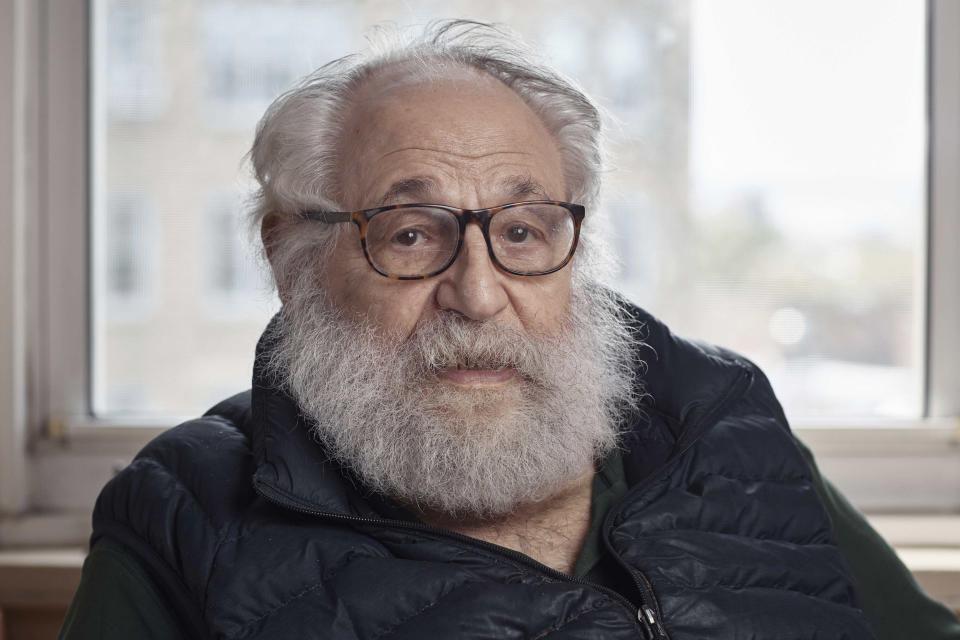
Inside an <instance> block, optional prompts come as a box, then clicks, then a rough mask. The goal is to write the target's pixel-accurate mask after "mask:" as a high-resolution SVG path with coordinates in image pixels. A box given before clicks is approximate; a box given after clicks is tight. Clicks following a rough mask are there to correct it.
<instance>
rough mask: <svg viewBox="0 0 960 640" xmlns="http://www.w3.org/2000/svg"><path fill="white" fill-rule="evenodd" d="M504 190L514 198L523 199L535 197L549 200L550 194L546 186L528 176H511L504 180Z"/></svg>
mask: <svg viewBox="0 0 960 640" xmlns="http://www.w3.org/2000/svg"><path fill="white" fill-rule="evenodd" d="M504 187H505V188H504V192H507V193H509V194H510V197H511V198H512V199H514V200H524V199H529V198H535V199H540V200H550V199H551V198H550V195H549V194H548V193H547V190H546V188H544V186H543V185H542V184H540V183H539V182H536V181H534V180H533V179H532V178H531V177H530V176H512V177H510V178H508V179H506V180H504Z"/></svg>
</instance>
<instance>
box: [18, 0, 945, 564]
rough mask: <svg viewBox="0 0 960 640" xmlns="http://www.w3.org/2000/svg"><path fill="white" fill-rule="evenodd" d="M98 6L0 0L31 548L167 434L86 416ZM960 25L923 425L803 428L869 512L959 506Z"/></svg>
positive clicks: (938, 168)
mask: <svg viewBox="0 0 960 640" xmlns="http://www.w3.org/2000/svg"><path fill="white" fill-rule="evenodd" d="M93 2H94V0H88V2H83V3H79V2H76V3H61V2H56V1H55V0H41V1H40V2H37V3H31V2H26V1H24V0H0V25H6V26H5V27H0V29H2V30H5V31H8V32H10V35H12V38H10V39H4V38H0V42H4V41H7V42H12V44H13V46H12V47H8V48H7V49H4V50H3V51H2V52H0V83H4V84H6V85H7V86H12V87H13V91H10V92H8V93H7V95H6V96H3V95H2V94H3V93H4V92H3V91H0V118H2V122H0V149H2V150H8V149H9V150H10V153H9V155H8V156H3V157H0V194H5V193H9V194H11V196H10V199H11V202H10V203H9V204H10V205H11V206H9V207H8V208H7V210H9V211H10V213H9V214H7V213H4V212H0V256H6V258H4V259H5V260H7V261H8V262H9V265H7V264H5V265H4V268H2V269H0V299H6V300H13V304H12V305H4V306H3V307H2V308H0V366H2V367H4V368H5V369H6V370H8V371H11V372H13V373H14V375H12V376H10V377H9V378H10V379H9V380H8V379H6V378H4V379H2V380H0V514H7V515H8V516H9V515H11V514H13V515H16V514H21V516H22V514H29V513H31V512H45V513H48V514H53V516H44V517H39V516H33V517H27V518H26V519H24V517H20V518H19V520H16V519H14V520H11V519H10V518H9V517H7V518H5V519H4V518H0V546H3V545H4V544H9V543H11V541H13V542H14V543H15V542H16V541H17V540H21V539H23V540H28V539H36V536H37V535H38V534H37V532H38V531H39V532H43V531H47V530H48V529H49V524H46V525H45V524H44V522H48V520H45V519H44V518H48V517H60V518H66V521H68V522H69V523H70V525H69V526H64V527H61V528H63V529H64V531H65V532H66V533H65V534H64V535H63V536H61V537H62V538H64V539H65V540H70V541H75V538H76V537H77V532H78V531H87V529H86V527H88V526H89V525H87V524H86V522H88V518H89V506H90V505H92V504H93V500H94V498H95V497H96V495H97V493H98V492H99V490H100V488H101V486H102V484H103V482H104V481H105V480H106V479H107V478H109V477H110V475H111V473H113V472H114V471H115V470H116V469H117V468H118V467H119V466H121V465H122V464H123V463H124V462H125V461H128V460H129V459H130V458H131V457H132V456H133V455H134V454H135V453H136V452H137V451H138V450H139V449H140V447H142V446H143V445H144V444H145V443H146V442H147V441H148V440H149V439H151V438H153V437H154V436H156V435H157V434H159V433H160V432H161V431H163V429H165V428H167V427H169V426H172V424H171V423H170V421H169V420H166V421H153V422H146V421H138V422H136V423H131V422H124V421H117V420H105V419H100V418H95V417H94V416H93V414H92V413H91V410H90V404H89V402H90V398H91V397H92V396H91V390H92V382H93V381H92V380H91V379H90V375H91V374H90V368H89V367H88V362H90V358H91V357H92V349H91V341H92V340H93V339H95V336H94V335H93V327H94V326H95V324H94V322H93V320H94V319H93V318H92V313H93V312H92V311H91V309H90V302H89V301H90V295H89V292H90V287H91V282H90V275H89V272H90V269H89V267H88V261H87V260H88V252H89V247H90V238H91V233H90V228H89V224H90V221H89V215H88V212H89V209H90V202H91V194H92V193H93V192H94V191H95V190H96V189H98V188H99V186H98V185H96V184H94V183H93V182H92V181H93V180H95V179H96V177H97V175H98V173H99V172H97V171H96V170H95V168H96V166H97V163H98V162H101V161H102V159H101V157H100V156H99V154H97V150H96V148H95V147H93V148H92V145H94V143H95V137H94V135H93V134H92V133H91V132H92V131H93V130H94V129H95V128H96V127H99V126H101V124H102V123H97V122H95V121H94V120H93V118H94V115H93V114H95V113H97V112H98V111H99V112H100V113H102V112H103V110H102V109H100V110H97V109H91V103H90V100H91V99H96V98H97V97H96V95H94V94H92V93H91V92H90V89H89V77H90V70H91V69H92V68H93V67H94V66H95V65H97V64H98V63H99V61H100V60H101V56H102V51H99V50H98V49H97V48H94V49H91V48H90V47H89V46H88V45H89V43H90V34H91V32H92V31H93V29H92V27H97V26H102V25H94V24H93V23H92V21H93V20H99V19H102V16H98V15H97V12H94V11H92V4H93ZM101 13H102V12H101ZM11 16H12V18H13V19H5V18H9V17H11ZM957 32H960V3H955V2H951V0H928V1H927V34H928V36H927V51H928V55H927V98H928V118H927V127H928V128H927V167H926V169H927V202H926V206H927V213H928V215H927V216H926V219H925V236H924V243H923V244H924V245H925V249H926V261H925V263H924V265H923V269H924V270H925V276H926V277H925V278H924V281H925V282H926V283H927V286H926V289H925V290H923V291H919V292H918V293H917V295H918V298H919V300H920V306H921V308H923V309H926V314H925V315H924V317H923V319H922V322H923V323H924V329H925V330H924V331H922V332H921V333H922V334H923V335H924V336H925V340H924V344H923V349H922V351H923V353H924V362H925V366H924V373H923V375H924V384H923V387H924V389H925V393H924V402H923V408H924V415H925V417H924V418H922V419H921V420H918V421H898V422H876V423H869V424H850V423H847V424H836V425H822V424H818V425H817V426H816V427H811V426H809V425H804V424H803V423H802V422H797V423H795V430H796V432H797V433H798V435H799V437H800V438H801V440H804V441H805V442H806V443H807V444H808V445H809V446H810V447H811V448H812V449H813V451H814V453H815V454H816V456H817V460H818V463H819V464H820V466H821V468H822V469H823V471H824V473H825V474H826V475H827V476H828V477H829V478H830V479H831V480H832V481H833V482H834V483H835V484H837V485H838V486H840V487H841V488H842V489H843V491H844V492H845V494H846V495H847V496H848V497H849V498H850V499H851V500H852V502H853V503H854V504H855V505H857V506H859V507H860V508H863V509H866V510H869V511H873V512H917V511H922V512H932V511H949V510H960V358H957V357H951V356H955V355H956V354H960V255H958V254H956V253H954V252H953V247H952V246H951V244H952V243H951V239H955V238H958V237H960V215H958V213H957V212H958V211H960V41H957V40H956V39H955V38H954V37H952V35H953V34H955V33H957ZM94 45H95V46H96V43H94ZM8 141H9V144H8ZM91 150H92V151H93V154H91V153H90V151H91ZM8 186H10V188H9V189H8V188H7V187H8ZM5 204H8V203H6V202H5ZM78 240H80V241H78ZM8 247H9V248H10V249H11V250H10V251H5V249H7V248H8ZM7 266H10V267H12V268H10V269H7V268H6V267H7ZM20 374H22V375H20ZM7 425H8V426H7ZM825 426H828V428H824V427H825ZM31 518H32V519H31ZM14 521H16V522H17V523H18V524H11V523H12V522H14ZM25 521H26V522H28V525H23V523H24V522H25ZM29 523H33V525H30V524H29ZM31 536H33V537H31Z"/></svg>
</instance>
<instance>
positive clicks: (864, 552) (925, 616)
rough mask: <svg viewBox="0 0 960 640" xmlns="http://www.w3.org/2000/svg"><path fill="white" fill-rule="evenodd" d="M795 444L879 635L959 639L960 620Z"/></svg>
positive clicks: (882, 638)
mask: <svg viewBox="0 0 960 640" xmlns="http://www.w3.org/2000/svg"><path fill="white" fill-rule="evenodd" d="M797 444H798V445H799V447H800V451H801V452H802V453H803V455H804V457H805V458H806V459H807V462H808V463H809V464H810V468H811V469H812V470H813V474H814V484H815V486H816V488H817V492H818V493H819V494H820V498H821V500H823V503H824V506H825V507H826V509H827V513H828V514H829V516H830V520H831V521H832V523H833V529H834V533H835V534H836V536H837V544H838V546H839V548H840V552H841V553H842V554H843V557H844V559H845V560H846V561H847V564H848V566H849V567H850V570H851V572H852V573H853V578H854V580H855V581H856V582H857V586H858V587H859V592H860V598H861V602H862V604H863V611H864V613H865V614H866V616H867V618H868V619H869V620H870V624H871V625H872V626H873V630H874V633H875V634H876V636H877V639H878V640H902V639H903V638H923V639H924V640H960V621H958V619H957V616H956V615H954V614H953V613H952V612H951V611H950V610H949V609H947V608H946V607H945V606H943V605H942V604H940V603H939V602H937V601H936V600H934V599H933V598H931V597H930V596H928V595H927V594H926V593H924V592H923V589H921V588H920V585H918V584H917V581H916V579H914V577H913V574H911V573H910V570H909V569H907V567H906V566H905V565H904V564H903V562H901V561H900V558H898V557H897V554H896V552H895V551H894V550H893V549H892V548H890V545H888V544H887V543H886V542H885V541H884V539H883V538H881V537H880V534H878V533H877V532H876V531H875V530H874V529H873V527H871V526H870V523H868V522H867V519H866V518H864V517H863V515H862V514H861V513H860V512H859V511H857V510H856V508H854V507H853V505H851V504H850V502H849V501H847V499H846V498H845V497H843V494H841V493H840V492H839V491H838V490H837V488H836V487H834V486H833V485H832V484H831V483H830V482H829V481H828V480H827V479H826V478H824V477H823V476H822V475H820V472H819V471H818V470H817V465H816V462H815V461H814V459H813V454H812V453H811V452H810V450H809V449H808V448H807V447H806V446H805V445H804V444H803V443H801V442H799V440H798V441H797Z"/></svg>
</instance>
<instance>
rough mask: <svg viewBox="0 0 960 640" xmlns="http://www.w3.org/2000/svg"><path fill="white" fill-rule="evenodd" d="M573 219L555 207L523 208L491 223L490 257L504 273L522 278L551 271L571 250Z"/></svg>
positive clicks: (503, 214) (530, 206)
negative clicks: (521, 275) (514, 273)
mask: <svg viewBox="0 0 960 640" xmlns="http://www.w3.org/2000/svg"><path fill="white" fill-rule="evenodd" d="M574 229H575V225H574V221H573V215H572V214H571V213H570V212H569V211H567V210H566V209H565V208H563V207H561V206H559V205H555V204H525V205H520V206H517V207H511V208H509V209H504V210H503V211H500V212H499V213H497V214H496V215H494V216H493V218H491V219H490V243H491V245H492V246H493V253H494V255H495V256H496V257H497V260H499V261H500V264H502V265H503V266H504V267H506V268H507V269H510V270H511V271H515V272H517V273H521V274H537V273H543V272H545V271H550V270H551V269H555V268H556V267H558V266H560V265H561V264H563V261H564V260H566V259H567V256H568V255H570V249H571V247H573V241H574V235H575V231H574Z"/></svg>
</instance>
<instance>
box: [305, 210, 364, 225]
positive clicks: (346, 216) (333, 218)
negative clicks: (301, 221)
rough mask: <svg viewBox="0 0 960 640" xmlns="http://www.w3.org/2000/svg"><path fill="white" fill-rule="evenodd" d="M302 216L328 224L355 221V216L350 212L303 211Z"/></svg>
mask: <svg viewBox="0 0 960 640" xmlns="http://www.w3.org/2000/svg"><path fill="white" fill-rule="evenodd" d="M300 216H301V217H302V218H305V219H307V220H316V221H317V222H326V223H328V224H332V223H334V222H350V221H351V220H353V214H352V213H350V212H349V211H301V212H300Z"/></svg>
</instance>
